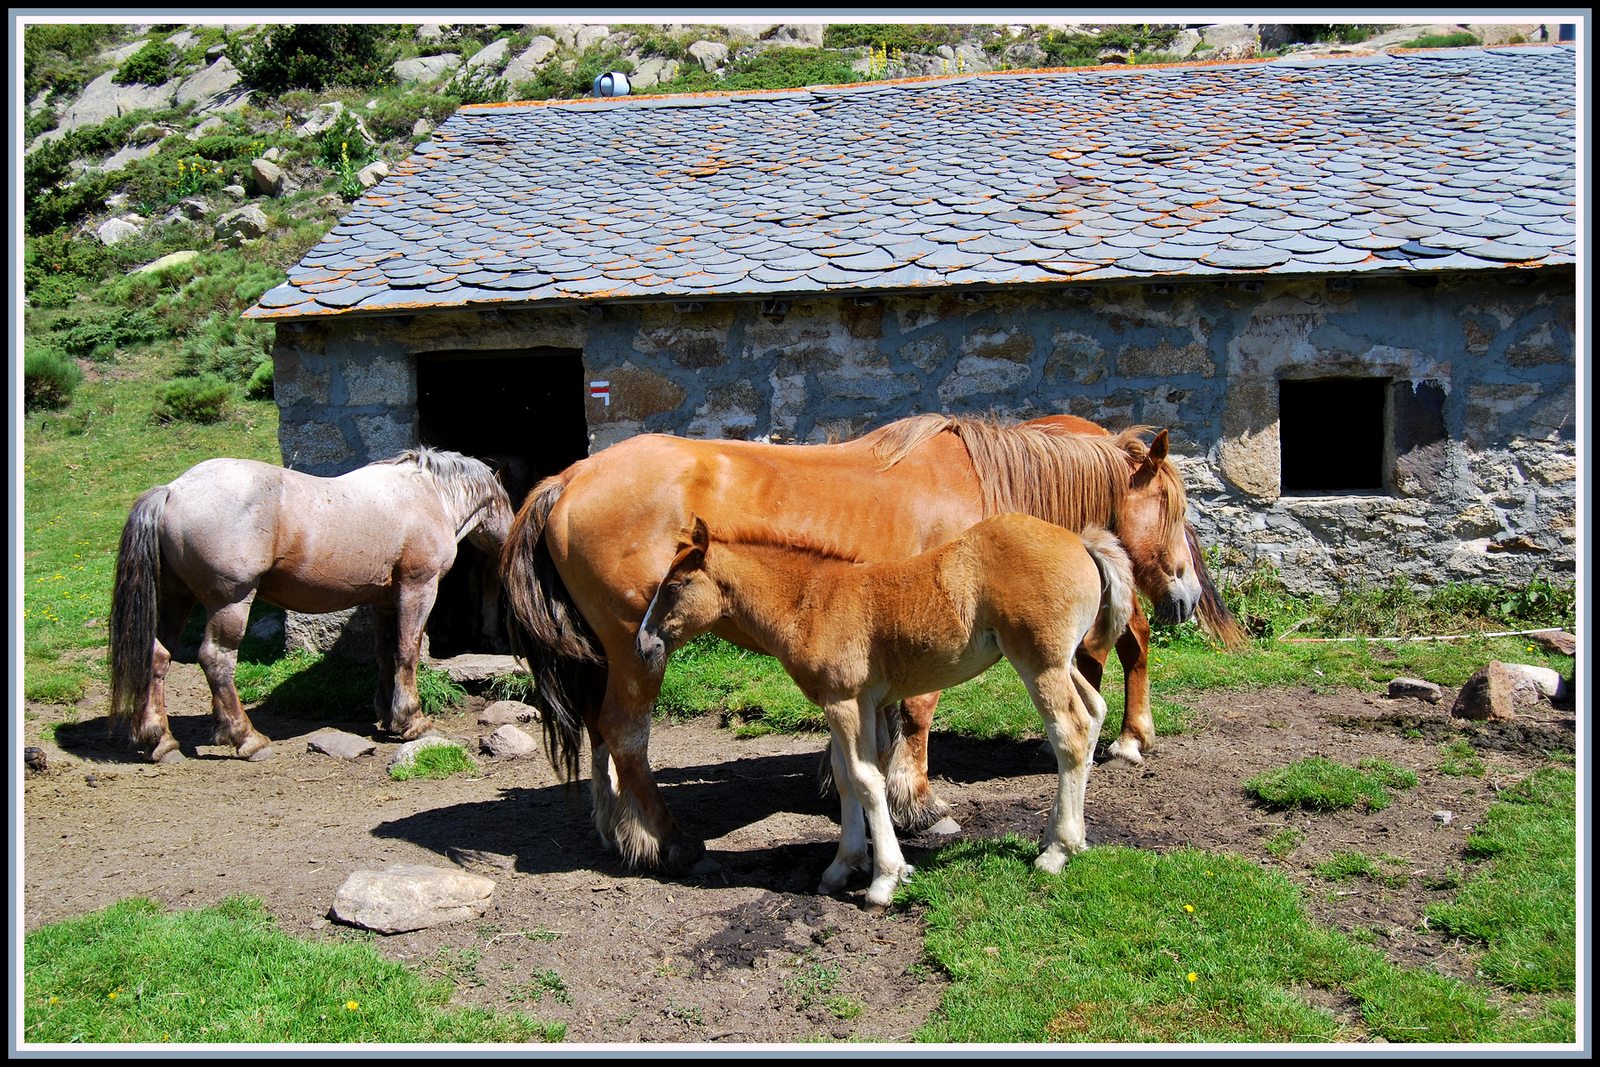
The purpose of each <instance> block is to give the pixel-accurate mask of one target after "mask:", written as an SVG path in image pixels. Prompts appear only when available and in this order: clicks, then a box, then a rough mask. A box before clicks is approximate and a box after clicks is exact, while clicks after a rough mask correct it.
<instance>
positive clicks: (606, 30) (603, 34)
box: [572, 26, 611, 52]
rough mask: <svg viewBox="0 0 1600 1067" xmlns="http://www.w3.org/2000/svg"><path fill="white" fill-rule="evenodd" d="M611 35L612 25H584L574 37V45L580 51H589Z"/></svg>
mask: <svg viewBox="0 0 1600 1067" xmlns="http://www.w3.org/2000/svg"><path fill="white" fill-rule="evenodd" d="M610 36H611V27H610V26H584V27H581V28H580V29H579V30H578V33H577V36H575V37H574V38H573V39H572V47H574V48H576V49H577V50H578V51H580V52H587V51H588V50H589V49H591V48H593V47H594V46H595V45H597V44H599V43H600V42H601V41H603V40H605V39H606V38H607V37H610Z"/></svg>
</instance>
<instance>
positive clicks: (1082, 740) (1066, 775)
mask: <svg viewBox="0 0 1600 1067" xmlns="http://www.w3.org/2000/svg"><path fill="white" fill-rule="evenodd" d="M1019 673H1021V672H1020V671H1019ZM1022 680H1023V684H1025V685H1026V686H1027V687H1028V695H1029V696H1031V697H1033V703H1034V706H1035V707H1037V708H1038V709H1039V716H1040V718H1042V719H1043V720H1044V728H1045V733H1046V734H1048V735H1049V738H1050V745H1051V747H1052V748H1053V749H1055V755H1056V797H1055V801H1054V803H1052V804H1051V806H1050V822H1049V824H1048V825H1047V827H1046V829H1045V840H1044V846H1045V847H1044V851H1043V852H1041V853H1040V854H1039V858H1038V859H1036V860H1034V866H1036V867H1038V868H1039V869H1040V870H1043V871H1048V872H1050V873H1051V874H1059V873H1060V872H1061V868H1062V867H1064V866H1065V865H1066V862H1067V859H1068V858H1069V857H1070V856H1072V855H1074V854H1076V853H1079V852H1082V851H1083V850H1084V849H1086V848H1088V847H1089V841H1088V835H1087V833H1086V831H1085V828H1084V818H1083V804H1084V796H1085V794H1086V793H1087V791H1088V786H1089V766H1090V764H1091V762H1092V760H1093V755H1094V743H1095V740H1096V739H1097V737H1098V736H1099V733H1100V723H1101V722H1102V721H1103V720H1104V719H1105V714H1106V704H1105V701H1104V700H1103V699H1101V697H1100V694H1099V692H1098V691H1097V690H1096V689H1095V688H1094V686H1092V685H1090V684H1089V681H1088V679H1087V678H1085V677H1084V676H1083V675H1082V674H1080V673H1079V672H1078V671H1077V669H1076V668H1075V667H1073V666H1072V664H1071V663H1070V662H1069V663H1066V664H1062V665H1060V666H1053V667H1048V668H1046V669H1045V670H1042V671H1040V672H1039V673H1038V674H1035V675H1033V676H1032V677H1028V676H1027V675H1026V674H1024V675H1023V679H1022Z"/></svg>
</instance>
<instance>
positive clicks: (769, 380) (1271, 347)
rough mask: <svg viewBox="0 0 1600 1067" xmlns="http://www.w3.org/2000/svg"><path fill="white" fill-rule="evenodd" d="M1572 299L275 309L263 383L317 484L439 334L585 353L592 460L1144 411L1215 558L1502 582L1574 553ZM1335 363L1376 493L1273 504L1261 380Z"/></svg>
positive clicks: (1079, 293) (1129, 296)
mask: <svg viewBox="0 0 1600 1067" xmlns="http://www.w3.org/2000/svg"><path fill="white" fill-rule="evenodd" d="M1424 281H1427V280H1424ZM1574 314H1575V299H1574V281H1573V274H1572V272H1571V271H1567V270H1559V269H1552V270H1544V271H1538V272H1531V271H1529V272H1505V273H1499V272H1494V273H1490V272H1485V273H1484V274H1481V275H1474V276H1456V277H1450V278H1445V279H1443V280H1437V281H1433V283H1432V284H1419V283H1418V281H1417V280H1407V279H1399V278H1368V279H1363V280H1360V281H1354V282H1352V281H1349V280H1346V279H1341V278H1333V279H1304V280H1284V279H1277V280H1268V281H1254V280H1252V281H1246V282H1230V281H1205V282H1193V283H1184V284H1175V285H1165V284H1163V285H1151V284H1140V285H1133V284H1130V285H1102V286H1079V287H1073V288H1058V289H1050V290H1044V289H1040V290H1033V291H1027V292H998V293H984V294H970V295H963V294H959V293H953V292H948V291H946V292H932V293H929V294H927V295H902V296H892V297H884V298H882V299H877V298H867V299H858V298H853V297H844V298H833V299H826V300H821V299H819V300H799V301H795V302H793V303H792V304H788V305H786V306H780V307H774V306H772V305H770V304H766V303H764V302H762V301H724V302H718V301H714V300H708V301H705V302H703V303H697V304H671V303H663V304H633V305H627V304H622V305H607V306H605V307H604V308H603V309H601V310H599V311H580V310H563V311H541V310H531V309H530V310H520V311H518V310H513V311H491V312H484V313H470V312H435V313H417V314H414V315H410V316H398V317H350V318H348V319H344V318H336V319H329V320H314V321H310V322H305V323H298V324H296V323H288V324H283V325H281V326H280V327H279V333H278V344H277V350H276V357H275V358H276V383H277V396H278V403H279V405H280V407H281V409H282V421H281V425H280V437H281V443H282V448H283V455H284V461H285V463H286V464H288V465H289V466H293V467H297V468H299V469H303V470H308V471H311V472H314V473H319V474H332V473H337V472H339V471H343V470H348V469H350V468H352V467H355V466H359V465H361V464H363V463H366V462H368V461H370V460H372V459H377V458H381V457H383V456H385V455H389V454H392V453H393V452H394V451H396V450H398V449H401V448H405V447H409V446H410V445H412V444H414V443H415V433H416V419H417V415H416V409H415V396H416V383H415V366H414V360H413V358H412V357H413V356H414V355H416V354H419V353H425V352H432V351H444V350H471V351H498V350H511V349H524V348H530V347H537V346H552V347H558V348H569V349H581V350H582V351H583V353H584V356H583V358H584V369H585V377H586V379H593V380H605V381H609V382H610V383H611V394H610V403H609V405H606V404H603V403H602V402H601V401H600V400H597V399H593V398H590V397H588V395H587V391H586V392H585V395H584V396H583V397H577V398H574V403H582V404H585V405H586V412H587V418H588V424H589V428H590V431H591V439H592V446H591V450H598V449H601V448H605V447H607V446H608V445H611V444H613V443H615V442H617V441H620V440H622V439H624V438H626V437H630V436H632V435H634V434H638V433H643V432H651V431H660V432H667V433H676V434H683V435H687V436H692V437H731V438H745V439H750V438H756V437H768V438H771V439H774V440H781V441H792V442H817V441H823V440H827V439H829V438H831V437H842V436H849V435H854V434H858V433H860V432H862V431H864V430H866V429H869V428H872V427H874V426H878V425H881V424H882V423H884V422H887V421H890V420H892V419H895V418H899V417H901V416H904V415H910V414H914V413H918V412H927V411H943V412H950V413H960V414H989V413H994V414H998V415H1002V416H1005V417H1007V418H1031V417H1036V416H1039V415H1045V414H1050V413H1055V412H1061V411H1068V412H1071V413H1074V414H1078V415H1083V416H1085V417H1088V418H1092V419H1095V420H1097V421H1100V422H1102V423H1105V424H1107V425H1109V426H1113V427H1120V426H1124V425H1128V424H1130V423H1148V424H1153V425H1156V426H1164V427H1167V428H1168V429H1169V430H1170V431H1171V438H1172V443H1173V446H1174V450H1175V453H1176V455H1177V460H1178V462H1179V463H1180V465H1181V467H1182V469H1183V471H1184V474H1185V476H1186V478H1187V480H1188V484H1189V486H1190V517H1191V519H1192V520H1193V522H1194V524H1195V526H1196V527H1197V529H1198V530H1199V532H1200V533H1201V535H1202V538H1203V539H1204V541H1205V542H1206V543H1207V544H1212V545H1217V546H1219V547H1220V548H1222V549H1223V550H1224V561H1225V563H1227V564H1228V565H1230V566H1232V565H1235V564H1237V565H1240V566H1248V565H1250V564H1252V563H1253V562H1254V561H1256V560H1267V561H1271V562H1272V563H1274V564H1276V565H1277V566H1278V567H1279V568H1280V570H1281V572H1282V575H1283V578H1284V580H1285V582H1286V583H1287V584H1288V585H1289V586H1290V587H1291V588H1294V589H1296V590H1299V591H1305V592H1323V593H1327V592H1333V591H1335V590H1336V589H1337V588H1338V586H1339V585H1340V584H1342V583H1346V582H1356V581H1368V582H1379V583H1386V582H1387V581H1388V580H1389V579H1390V578H1391V577H1393V576H1395V575H1397V574H1404V575H1406V576H1407V577H1409V578H1411V579H1413V580H1414V581H1416V582H1418V583H1425V584H1432V583H1437V582H1442V581H1450V580H1457V581H1462V580H1484V581H1496V582H1505V583H1514V584H1520V583H1523V582H1525V581H1527V580H1528V579H1530V578H1532V577H1534V576H1538V575H1545V576H1549V577H1553V578H1556V579H1559V580H1567V579H1570V575H1571V572H1572V570H1573V567H1574V559H1575V553H1576V538H1577V518H1576V514H1575V507H1576V478H1577V460H1576V449H1575V444H1574V440H1575V411H1576V370H1575V363H1574V330H1575V326H1574ZM1339 376H1358V377H1382V378H1389V379H1392V380H1393V383H1394V384H1393V387H1392V397H1393V399H1392V401H1391V402H1390V411H1389V414H1388V416H1387V418H1388V420H1389V423H1390V425H1391V426H1392V430H1391V432H1390V434H1389V439H1388V440H1387V441H1386V445H1385V460H1384V464H1385V473H1384V487H1383V491H1380V492H1371V493H1366V494H1363V495H1342V494H1341V495H1326V496H1285V495H1282V494H1281V493H1280V491H1279V484H1280V483H1279V452H1278V429H1279V420H1278V382H1279V381H1280V380H1281V379H1283V378H1321V377H1339ZM488 387H492V384H490V383H486V388H488ZM1328 447H1329V448H1330V449H1332V448H1338V447H1339V442H1338V441H1337V440H1336V439H1335V440H1330V441H1329V443H1328Z"/></svg>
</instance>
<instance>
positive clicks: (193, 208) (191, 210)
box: [177, 196, 211, 220]
mask: <svg viewBox="0 0 1600 1067" xmlns="http://www.w3.org/2000/svg"><path fill="white" fill-rule="evenodd" d="M177 210H178V214H180V215H182V216H183V217H184V218H186V219H195V220H199V219H203V218H205V217H206V216H207V215H208V214H210V212H211V205H210V204H208V203H206V202H205V201H204V200H202V199H200V198H199V197H198V196H187V197H184V198H183V199H182V200H179V201H178V205H177Z"/></svg>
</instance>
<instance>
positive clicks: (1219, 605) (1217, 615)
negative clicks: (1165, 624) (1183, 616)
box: [1183, 523, 1250, 649]
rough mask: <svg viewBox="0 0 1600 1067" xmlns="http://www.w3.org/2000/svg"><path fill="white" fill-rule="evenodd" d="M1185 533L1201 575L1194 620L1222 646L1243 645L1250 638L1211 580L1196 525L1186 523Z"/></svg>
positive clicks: (1190, 551) (1184, 526)
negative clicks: (1195, 529) (1195, 531)
mask: <svg viewBox="0 0 1600 1067" xmlns="http://www.w3.org/2000/svg"><path fill="white" fill-rule="evenodd" d="M1183 535H1184V537H1185V538H1187V539H1188V541H1189V556H1190V558H1191V559H1193V560H1194V569H1195V571H1196V572H1197V573H1198V574H1199V576H1200V603H1198V604H1196V605H1195V607H1194V617H1195V621H1196V622H1198V623H1199V624H1200V628H1201V629H1202V630H1204V631H1205V632H1206V633H1208V634H1210V635H1211V636H1212V637H1215V638H1216V639H1217V640H1218V641H1221V642H1222V647H1223V648H1227V649H1236V648H1241V647H1243V646H1244V645H1245V644H1247V643H1248V642H1249V640H1250V638H1249V637H1248V636H1247V635H1246V634H1245V632H1244V628H1243V627H1241V626H1240V625H1239V620H1237V619H1235V618H1234V617H1233V612H1231V611H1229V610H1228V605H1226V604H1224V603H1223V602H1222V595H1221V594H1220V593H1218V592H1217V586H1216V583H1215V582H1213V581H1212V580H1211V572H1210V571H1208V570H1206V564H1205V551H1204V550H1203V549H1201V547H1200V541H1199V539H1198V538H1196V537H1195V535H1194V527H1193V526H1190V525H1189V524H1188V523H1184V524H1183Z"/></svg>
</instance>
